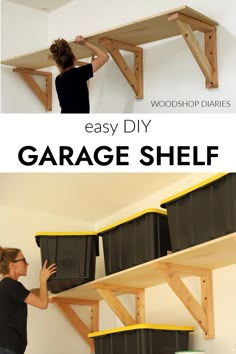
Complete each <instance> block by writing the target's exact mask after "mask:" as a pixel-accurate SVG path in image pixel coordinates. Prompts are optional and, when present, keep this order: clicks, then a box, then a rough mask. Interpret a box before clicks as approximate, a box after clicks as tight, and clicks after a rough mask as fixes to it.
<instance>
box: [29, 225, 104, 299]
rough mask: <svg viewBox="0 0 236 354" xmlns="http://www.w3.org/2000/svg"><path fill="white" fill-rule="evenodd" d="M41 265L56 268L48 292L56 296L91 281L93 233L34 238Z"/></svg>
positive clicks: (95, 249)
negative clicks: (54, 265)
mask: <svg viewBox="0 0 236 354" xmlns="http://www.w3.org/2000/svg"><path fill="white" fill-rule="evenodd" d="M35 238H36V242H37V245H38V246H39V247H40V250H41V260H42V264H43V263H44V261H45V260H46V259H47V260H48V263H49V264H52V263H56V264H57V272H56V274H55V275H53V276H52V277H50V278H49V279H48V289H49V290H50V291H51V292H52V293H58V292H61V291H64V290H67V289H70V288H73V287H75V286H78V285H81V284H83V283H87V282H88V281H91V280H94V279H95V266H96V256H97V255H98V254H99V249H98V237H97V233H94V232H47V233H46V232H43V233H37V234H36V237H35Z"/></svg>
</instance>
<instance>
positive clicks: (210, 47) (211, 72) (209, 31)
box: [168, 13, 218, 88]
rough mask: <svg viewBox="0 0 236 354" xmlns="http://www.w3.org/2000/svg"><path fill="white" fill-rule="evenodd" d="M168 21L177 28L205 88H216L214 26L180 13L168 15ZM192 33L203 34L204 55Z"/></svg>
mask: <svg viewBox="0 0 236 354" xmlns="http://www.w3.org/2000/svg"><path fill="white" fill-rule="evenodd" d="M168 21H174V22H176V24H177V26H178V27H179V30H180V32H181V33H182V35H183V37H184V39H185V41H186V43H187V45H188V47H189V49H190V50H191V52H192V54H193V56H194V58H195V59H196V61H197V63H198V65H199V67H200V69H201V71H202V72H203V74H204V76H205V78H206V87H207V88H215V87H218V71H217V42H216V26H213V25H210V24H207V23H205V22H202V21H199V20H196V19H194V18H191V17H188V16H185V15H182V14H180V13H174V14H172V15H170V16H169V17H168ZM193 31H200V32H203V33H204V40H205V53H204V51H203V50H202V48H201V46H200V44H199V42H198V40H197V38H196V36H195V34H194V32H193Z"/></svg>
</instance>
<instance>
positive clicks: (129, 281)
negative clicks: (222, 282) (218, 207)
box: [52, 232, 236, 300]
mask: <svg viewBox="0 0 236 354" xmlns="http://www.w3.org/2000/svg"><path fill="white" fill-rule="evenodd" d="M157 262H163V263H169V264H177V265H182V266H186V267H194V268H202V269H208V270H214V269H218V268H222V267H225V266H229V265H232V264H236V232H235V233H232V234H229V235H227V236H223V237H219V238H217V239H215V240H212V241H209V242H206V243H203V244H200V245H197V246H194V247H191V248H188V249H186V250H183V251H179V252H176V253H173V254H170V255H167V256H164V257H161V258H158V259H155V260H153V261H150V262H146V263H144V264H141V265H138V266H136V267H133V268H129V269H126V270H123V271H121V272H118V273H115V274H112V275H109V276H106V277H103V278H100V279H97V280H95V281H92V282H90V283H87V284H84V285H81V286H78V287H75V288H73V289H70V290H67V291H64V292H61V293H60V294H55V295H52V297H57V296H60V297H62V296H63V297H64V298H78V299H87V300H101V299H102V298H101V296H100V295H99V294H98V292H97V291H96V290H95V287H96V285H97V284H99V283H102V284H115V285H120V286H124V287H125V286H127V287H134V288H149V287H153V286H156V285H159V284H164V283H166V281H165V280H164V278H163V277H162V276H161V274H160V272H159V271H158V269H155V267H154V266H155V264H156V263H157ZM179 275H180V278H185V277H188V276H191V271H190V272H189V273H188V272H183V273H180V274H179ZM192 275H194V274H192ZM117 294H119V293H117Z"/></svg>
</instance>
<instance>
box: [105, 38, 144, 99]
mask: <svg viewBox="0 0 236 354" xmlns="http://www.w3.org/2000/svg"><path fill="white" fill-rule="evenodd" d="M99 43H100V44H101V45H102V46H104V47H105V48H106V49H107V51H108V53H109V54H110V55H111V57H112V59H113V60H114V62H115V63H116V64H117V66H118V67H119V69H120V70H121V72H122V74H123V75H124V77H125V78H126V80H127V81H128V83H129V85H130V86H131V88H132V89H133V91H134V93H135V95H136V98H143V49H142V48H140V47H137V46H135V45H132V44H128V43H123V42H120V41H116V40H113V39H109V38H100V40H99ZM120 50H124V51H127V52H131V53H133V54H134V72H133V71H132V70H131V69H130V67H129V65H128V64H127V62H126V60H125V59H124V57H123V56H122V54H121V53H120Z"/></svg>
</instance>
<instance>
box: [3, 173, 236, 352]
mask: <svg viewBox="0 0 236 354" xmlns="http://www.w3.org/2000/svg"><path fill="white" fill-rule="evenodd" d="M210 176H211V174H207V173H205V174H203V173H199V174H192V175H189V176H187V177H186V178H185V179H184V180H181V181H180V182H178V183H175V184H173V185H170V186H168V187H166V188H165V189H163V190H161V191H157V192H156V193H153V194H151V195H149V196H147V198H145V199H143V200H140V201H138V202H136V203H135V204H133V205H129V206H128V207H127V208H124V209H123V210H120V212H119V213H116V214H115V215H110V216H108V217H107V218H106V219H104V220H101V221H100V222H98V223H97V224H96V225H91V223H87V222H86V223H85V222H83V221H82V220H80V219H79V217H78V218H76V219H75V218H74V219H73V218H65V217H61V216H57V215H53V214H47V213H43V212H36V211H33V210H27V209H21V208H18V209H16V208H12V207H11V206H10V205H8V206H7V205H1V202H0V234H1V240H0V244H1V245H3V246H7V245H9V246H18V247H20V248H21V249H22V250H23V252H24V255H25V256H26V258H27V260H28V261H29V263H30V267H29V271H28V276H27V277H26V278H21V281H22V282H23V283H24V284H25V286H27V287H28V288H35V287H38V274H39V271H40V250H39V248H38V247H37V246H36V243H35V239H34V235H35V233H36V232H39V231H56V230H58V231H60V230H61V231H62V230H64V231H65V230H67V231H74V230H78V231H81V230H97V229H99V228H101V227H105V226H107V225H109V224H110V223H112V222H115V221H118V220H120V219H122V218H124V217H127V216H130V215H132V214H133V213H135V212H137V211H141V210H143V209H146V208H150V207H151V208H159V205H160V201H161V200H162V199H163V198H166V197H168V196H171V195H173V194H174V193H176V192H177V191H178V190H179V191H181V190H182V189H183V188H187V187H188V186H191V185H193V184H195V183H198V182H199V181H201V180H204V179H206V178H208V177H210ZM58 198H59V200H60V201H61V197H60V195H59V196H58ZM55 202H57V201H55ZM100 251H101V252H100V254H101V255H100V257H98V260H97V261H98V262H97V263H98V264H97V268H98V269H97V277H98V276H99V277H100V276H103V275H104V262H103V256H102V249H101V250H100ZM235 277H236V265H233V266H229V267H225V268H222V269H218V270H215V271H214V272H213V290H214V303H215V327H216V338H215V339H211V340H204V339H203V334H202V331H201V330H200V329H199V327H198V325H197V324H196V323H195V321H194V320H193V318H192V317H191V316H190V315H189V313H188V312H187V310H186V309H185V307H184V306H183V305H182V303H180V301H179V300H178V299H177V297H176V296H175V295H174V294H173V293H172V291H171V289H170V288H169V287H167V286H166V285H160V286H157V287H154V288H151V289H147V291H146V322H149V323H172V324H177V325H178V324H179V325H193V326H194V327H195V328H196V331H195V332H194V334H193V335H192V336H191V341H190V346H191V349H204V350H205V351H206V354H235V343H236V342H235V341H236V336H235V318H236V302H235V298H236V284H235V281H234V279H235ZM185 282H186V283H187V284H188V286H189V287H190V289H191V291H192V292H193V294H194V295H195V296H196V297H197V298H199V297H200V291H199V290H200V289H199V285H200V284H199V280H196V279H195V278H188V279H186V280H185ZM121 300H122V301H123V302H124V303H125V305H126V306H127V309H128V310H129V311H130V312H131V314H133V313H134V299H133V297H132V296H122V297H121ZM74 308H75V309H77V311H78V313H79V314H80V316H81V317H82V318H83V319H84V320H85V322H86V321H87V320H88V317H86V314H87V313H88V312H87V311H88V309H86V308H81V307H78V308H77V307H74ZM117 326H122V323H121V322H120V321H119V320H118V319H117V318H116V316H115V315H114V314H113V313H112V311H111V310H110V309H109V308H108V306H107V305H106V304H105V303H104V302H103V301H102V302H101V306H100V329H101V330H102V329H110V328H114V327H117ZM28 336H29V345H28V347H27V351H26V354H32V353H33V354H41V353H44V354H49V353H50V354H67V353H77V352H78V353H80V354H89V353H90V349H89V348H88V346H87V345H86V344H85V343H84V342H83V340H82V339H81V338H80V337H79V335H78V334H77V333H76V332H75V330H74V329H73V328H72V327H71V326H70V324H69V323H68V322H67V320H66V319H65V318H64V317H63V316H62V315H61V313H60V312H59V311H58V310H57V308H56V307H55V306H54V305H51V304H50V305H49V309H48V310H47V311H40V310H38V309H34V308H31V307H29V321H28Z"/></svg>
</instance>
